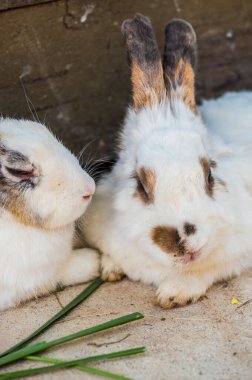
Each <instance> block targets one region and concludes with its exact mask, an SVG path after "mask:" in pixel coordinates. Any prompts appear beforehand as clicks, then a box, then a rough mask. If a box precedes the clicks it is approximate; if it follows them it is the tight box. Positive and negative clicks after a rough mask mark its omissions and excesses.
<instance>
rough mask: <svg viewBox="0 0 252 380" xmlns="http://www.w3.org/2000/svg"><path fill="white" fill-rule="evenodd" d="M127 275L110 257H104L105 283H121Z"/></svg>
mask: <svg viewBox="0 0 252 380" xmlns="http://www.w3.org/2000/svg"><path fill="white" fill-rule="evenodd" d="M124 276H125V274H124V273H123V271H122V270H121V268H120V267H119V266H118V265H117V264H115V263H114V261H113V260H112V259H111V258H110V256H108V255H102V279H103V280H104V281H109V282H114V281H121V280H122V279H123V277H124Z"/></svg>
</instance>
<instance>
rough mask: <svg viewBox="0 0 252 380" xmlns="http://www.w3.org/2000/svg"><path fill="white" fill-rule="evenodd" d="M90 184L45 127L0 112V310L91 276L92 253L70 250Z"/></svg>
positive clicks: (92, 187) (95, 257)
mask: <svg viewBox="0 0 252 380" xmlns="http://www.w3.org/2000/svg"><path fill="white" fill-rule="evenodd" d="M94 191H95V184H94V181H93V179H92V178H91V177H89V175H88V174H87V173H86V172H85V171H84V170H82V168H81V166H80V165H79V163H78V160H77V159H76V158H75V157H74V156H73V155H72V154H71V153H70V152H69V151H68V150H67V149H66V148H65V147H64V146H63V145H62V144H61V143H59V142H58V141H57V140H56V138H55V137H53V135H52V134H51V133H50V132H49V131H48V129H47V128H46V127H45V126H43V125H41V124H39V123H35V122H31V121H25V120H14V119H0V310H3V309H6V308H8V307H11V306H15V305H17V304H18V303H19V302H21V301H24V300H27V299H29V298H32V297H34V296H38V295H41V294H44V293H46V292H48V291H50V290H53V289H54V288H55V287H56V285H57V284H58V283H60V284H62V285H72V284H76V283H79V282H83V281H88V280H90V279H92V278H93V277H95V276H97V275H98V272H99V256H98V253H97V252H96V251H94V250H91V249H86V250H85V249H79V250H75V251H73V249H72V244H73V233H74V222H75V220H76V219H77V218H79V217H80V216H81V215H82V214H83V213H84V212H85V210H86V208H87V206H88V204H89V202H90V200H91V198H92V195H93V193H94Z"/></svg>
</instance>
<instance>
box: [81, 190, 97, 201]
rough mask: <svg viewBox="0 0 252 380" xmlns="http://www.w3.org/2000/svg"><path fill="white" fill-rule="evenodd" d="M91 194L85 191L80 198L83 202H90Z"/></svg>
mask: <svg viewBox="0 0 252 380" xmlns="http://www.w3.org/2000/svg"><path fill="white" fill-rule="evenodd" d="M93 194H94V193H93V192H91V191H87V192H85V193H84V194H83V195H82V198H83V199H84V200H85V201H91V199H92V196H93Z"/></svg>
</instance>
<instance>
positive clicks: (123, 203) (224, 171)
mask: <svg viewBox="0 0 252 380" xmlns="http://www.w3.org/2000/svg"><path fill="white" fill-rule="evenodd" d="M122 31H123V33H124V35H125V39H126V45H127V50H128V56H129V59H130V64H131V71H132V75H131V80H132V87H133V103H134V108H131V107H130V108H129V110H128V114H127V117H126V120H125V123H124V127H123V132H122V134H121V143H120V151H119V158H118V161H117V163H116V164H115V166H114V168H113V170H112V172H111V173H110V174H108V175H106V176H104V178H103V179H102V180H101V182H100V184H99V185H98V188H97V192H96V195H95V198H94V201H93V203H92V205H91V207H90V208H89V210H88V212H87V214H86V215H85V218H84V219H83V223H82V230H83V234H84V235H85V237H86V239H87V240H88V242H89V244H90V245H92V246H93V247H96V248H98V249H99V250H100V251H101V252H102V254H103V255H102V276H103V278H104V279H105V280H108V281H115V280H119V279H121V278H122V276H123V275H124V274H126V275H127V276H128V277H129V278H130V279H132V280H135V281H139V280H140V281H143V282H145V283H149V284H154V285H155V286H156V287H157V288H158V289H157V303H158V304H159V305H161V306H162V307H165V308H172V307H175V306H178V305H185V304H186V303H188V302H189V301H191V302H195V301H197V300H198V299H199V298H200V297H201V296H202V295H204V294H205V292H206V290H207V289H208V288H209V287H210V286H211V285H212V284H213V283H214V282H216V281H218V280H222V279H226V278H228V277H230V276H233V275H238V274H239V273H240V272H241V271H242V270H244V269H247V268H249V267H251V266H252V232H251V231H252V107H251V106H252V96H251V94H250V95H247V96H246V95H245V96H244V97H243V100H241V101H240V103H239V102H237V101H236V96H235V95H229V96H226V97H223V98H222V99H220V100H217V101H209V102H206V103H205V105H203V108H201V111H202V114H203V116H204V117H205V118H206V121H207V128H205V127H204V124H203V121H202V119H201V117H200V115H199V114H198V112H197V110H196V105H195V97H194V66H195V60H196V37H195V33H194V31H193V29H192V27H191V26H190V24H188V23H186V22H185V21H182V20H173V21H171V22H170V23H169V24H168V25H167V26H166V30H165V35H166V39H165V54H164V60H163V67H162V64H161V60H160V56H159V52H158V47H157V44H156V41H155V37H154V34H153V31H152V27H151V24H150V21H149V19H147V18H145V17H144V16H141V15H136V16H135V18H134V19H133V20H126V21H125V22H124V23H123V25H122ZM248 103H249V104H250V108H249V107H248Z"/></svg>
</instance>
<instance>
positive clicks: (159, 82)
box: [122, 14, 165, 111]
mask: <svg viewBox="0 0 252 380" xmlns="http://www.w3.org/2000/svg"><path fill="white" fill-rule="evenodd" d="M122 33H123V35H124V37H125V41H126V46H127V52H128V58H129V62H130V65H131V72H132V73H131V81H132V87H133V100H134V108H135V110H136V111H137V110H138V109H139V108H140V107H142V106H151V105H153V104H154V103H156V102H160V101H161V99H162V98H163V96H164V93H165V86H164V78H163V68H162V63H161V58H160V54H159V50H158V46H157V42H156V39H155V35H154V33H153V30H152V26H151V22H150V20H149V19H148V18H147V17H144V16H142V15H140V14H137V15H136V16H135V17H134V18H133V20H125V21H124V22H123V24H122Z"/></svg>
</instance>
